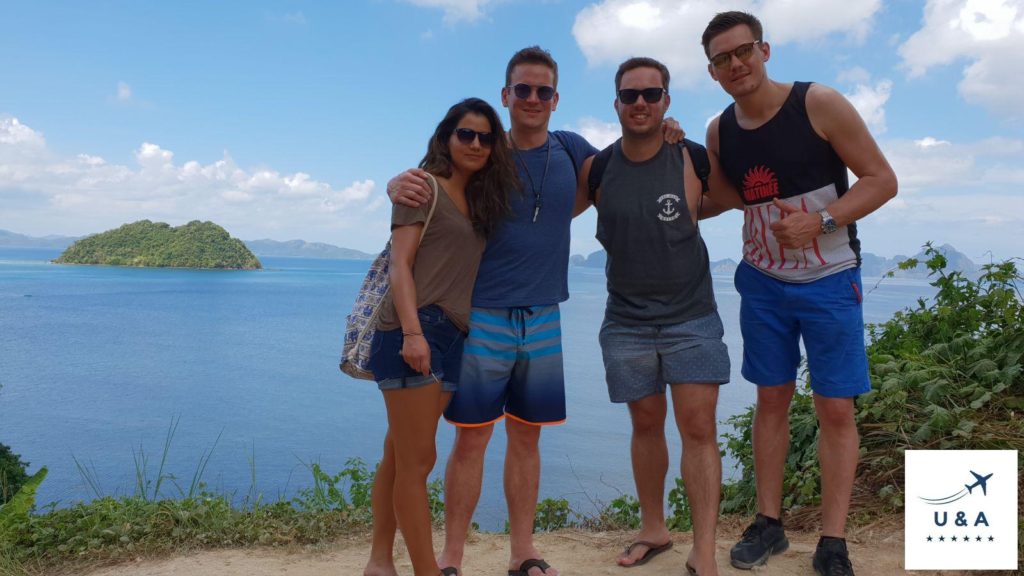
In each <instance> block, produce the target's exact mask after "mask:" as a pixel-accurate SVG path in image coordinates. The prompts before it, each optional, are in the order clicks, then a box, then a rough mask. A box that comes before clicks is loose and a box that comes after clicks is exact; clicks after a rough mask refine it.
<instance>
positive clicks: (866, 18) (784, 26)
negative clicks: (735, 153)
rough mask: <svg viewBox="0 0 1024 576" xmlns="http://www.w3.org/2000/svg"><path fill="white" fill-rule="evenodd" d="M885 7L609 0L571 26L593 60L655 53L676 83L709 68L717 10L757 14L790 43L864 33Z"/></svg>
mask: <svg viewBox="0 0 1024 576" xmlns="http://www.w3.org/2000/svg"><path fill="white" fill-rule="evenodd" d="M880 7H881V0H759V1H752V0H737V1H735V2H726V1H724V0H707V1H698V0H682V1H674V0H604V1H603V2H599V3H596V4H591V5H590V6H587V7H586V8H584V9H583V10H581V11H580V12H579V13H578V14H577V15H576V22H575V23H574V24H573V29H572V31H573V36H575V38H576V43H577V44H578V45H579V47H580V50H582V51H583V54H584V55H585V56H586V58H587V62H588V63H589V64H590V65H591V66H599V65H604V64H611V65H617V64H619V63H620V62H621V61H623V60H625V59H626V58H629V57H630V56H651V57H653V58H657V59H658V60H660V61H662V62H664V63H665V65H666V66H668V67H669V70H670V71H671V72H672V75H673V77H674V80H675V83H676V84H677V85H680V86H692V85H694V84H696V83H697V81H698V79H700V78H703V77H704V75H706V74H707V71H706V68H707V58H706V56H705V54H704V49H703V47H701V45H700V37H701V34H702V33H703V32H704V28H705V27H706V26H707V23H708V22H709V21H710V20H711V18H712V17H713V16H714V15H715V14H716V13H718V12H722V11H726V10H745V11H750V12H752V13H755V14H758V15H759V17H760V19H761V21H762V22H763V24H764V27H765V36H766V39H767V40H770V41H772V42H774V43H776V44H785V43H788V42H809V41H815V40H818V39H820V38H823V37H826V36H829V35H831V34H843V35H846V36H850V37H853V38H854V39H860V38H863V36H864V34H865V32H866V31H867V30H868V29H869V27H870V24H871V21H872V19H873V17H874V15H875V13H876V12H878V10H879V9H880Z"/></svg>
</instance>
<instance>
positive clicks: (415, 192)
mask: <svg viewBox="0 0 1024 576" xmlns="http://www.w3.org/2000/svg"><path fill="white" fill-rule="evenodd" d="M387 190H388V198H390V199H391V203H392V204H402V205H404V206H409V207H410V208H419V207H420V206H421V205H422V204H423V203H424V202H427V201H428V200H430V197H431V195H432V194H433V190H431V188H430V181H429V180H427V173H426V172H425V171H423V170H420V169H419V168H410V169H409V170H406V171H405V172H402V173H401V174H399V175H398V176H395V177H394V178H392V179H391V180H388V186H387Z"/></svg>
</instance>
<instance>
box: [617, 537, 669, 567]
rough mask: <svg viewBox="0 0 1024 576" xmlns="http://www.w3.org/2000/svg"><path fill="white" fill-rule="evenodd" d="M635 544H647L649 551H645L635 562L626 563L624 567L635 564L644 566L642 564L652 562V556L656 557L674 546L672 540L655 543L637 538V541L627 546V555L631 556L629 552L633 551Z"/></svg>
mask: <svg viewBox="0 0 1024 576" xmlns="http://www.w3.org/2000/svg"><path fill="white" fill-rule="evenodd" d="M635 546H647V552H644V555H643V556H641V557H639V558H637V560H636V562H633V563H632V564H626V565H625V566H623V568H632V567H633V566H642V565H644V564H646V563H648V562H650V561H651V558H654V557H655V556H657V555H658V554H661V553H662V552H664V551H666V550H668V549H670V548H672V541H671V540H669V541H668V542H665V543H664V544H655V543H654V542H647V541H646V540H637V541H636V542H633V543H632V544H630V545H629V546H626V556H629V553H630V552H632V551H633V548H634V547H635Z"/></svg>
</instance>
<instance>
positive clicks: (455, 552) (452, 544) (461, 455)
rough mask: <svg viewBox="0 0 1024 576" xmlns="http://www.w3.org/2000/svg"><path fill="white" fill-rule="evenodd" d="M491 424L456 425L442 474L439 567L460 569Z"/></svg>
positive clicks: (491, 431) (478, 496) (480, 479)
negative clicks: (442, 538) (441, 521)
mask: <svg viewBox="0 0 1024 576" xmlns="http://www.w3.org/2000/svg"><path fill="white" fill-rule="evenodd" d="M493 432H494V424H489V425H487V426H480V427H475V428H468V427H461V426H460V427H458V428H456V430H455V446H454V447H453V448H452V453H451V454H450V455H449V456H448V466H447V468H445V475H444V550H442V551H441V555H440V556H439V557H438V559H437V563H438V565H440V566H442V567H448V566H454V567H455V568H458V569H459V573H460V574H461V573H462V556H463V553H464V552H465V549H466V538H467V537H468V536H469V525H470V522H472V521H473V512H474V511H475V510H476V505H477V502H479V500H480V486H481V484H482V483H483V477H484V454H485V453H486V451H487V443H488V442H489V441H490V440H491V434H492V433H493Z"/></svg>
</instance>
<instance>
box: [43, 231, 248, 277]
mask: <svg viewBox="0 0 1024 576" xmlns="http://www.w3.org/2000/svg"><path fill="white" fill-rule="evenodd" d="M54 262H56V263H57V264H102V265H107V266H138V267H153V268H222V269H230V270H255V269H259V268H262V266H261V265H260V261H259V260H258V259H257V258H256V257H255V256H253V254H252V252H250V251H249V249H248V248H246V247H245V244H242V241H241V240H238V239H235V238H232V237H231V235H229V234H228V233H227V231H226V230H224V229H223V228H221V227H220V226H218V225H216V224H214V223H213V222H200V221H199V220H193V221H192V222H189V223H188V224H185V225H184V226H178V227H173V228H172V227H171V226H170V225H169V224H165V223H163V222H150V221H149V220H139V221H138V222H132V223H131V224H125V225H123V226H121V227H120V228H115V229H113V230H107V231H106V232H103V233H102V234H96V235H93V236H89V237H87V238H83V239H81V240H79V241H77V242H75V243H74V244H72V245H71V246H70V247H68V249H67V250H65V251H64V253H63V254H61V255H60V258H57V259H56V260H54Z"/></svg>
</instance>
